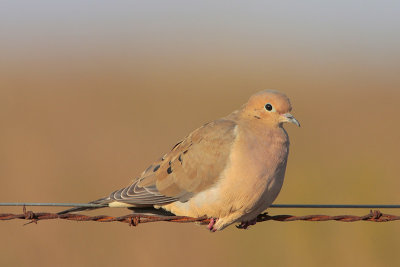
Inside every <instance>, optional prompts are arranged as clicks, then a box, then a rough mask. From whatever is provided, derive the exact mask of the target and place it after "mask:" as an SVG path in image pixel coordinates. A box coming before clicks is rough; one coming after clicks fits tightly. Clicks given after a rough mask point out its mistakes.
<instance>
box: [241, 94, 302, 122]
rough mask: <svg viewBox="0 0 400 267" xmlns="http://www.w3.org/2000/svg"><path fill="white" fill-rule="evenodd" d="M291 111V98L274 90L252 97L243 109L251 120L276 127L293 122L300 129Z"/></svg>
mask: <svg viewBox="0 0 400 267" xmlns="http://www.w3.org/2000/svg"><path fill="white" fill-rule="evenodd" d="M291 110H292V106H291V104H290V101H289V98H288V97H287V96H286V95H285V94H283V93H280V92H278V91H274V90H264V91H261V92H259V93H256V94H254V95H252V96H251V97H250V99H249V101H248V102H247V103H246V104H245V105H244V107H243V113H244V114H245V116H247V117H249V118H252V119H253V118H254V119H259V120H262V121H264V122H266V123H268V124H272V125H276V126H278V125H282V124H283V123H285V122H291V123H293V124H296V125H297V126H299V127H300V123H299V122H298V121H297V120H296V119H295V117H293V115H292V114H290V111H291Z"/></svg>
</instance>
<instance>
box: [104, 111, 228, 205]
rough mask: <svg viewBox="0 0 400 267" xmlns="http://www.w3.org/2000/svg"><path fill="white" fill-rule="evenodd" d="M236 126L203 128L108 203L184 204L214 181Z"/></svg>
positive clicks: (224, 162) (222, 124)
mask: <svg viewBox="0 0 400 267" xmlns="http://www.w3.org/2000/svg"><path fill="white" fill-rule="evenodd" d="M235 127H236V123H235V122H234V121H233V120H228V119H220V120H216V121H213V122H210V123H207V124H205V125H203V126H202V127H200V128H198V129H197V130H195V131H193V132H192V133H191V134H190V135H188V136H187V137H186V138H184V139H183V140H182V141H181V142H179V143H178V144H176V145H175V146H174V147H173V148H172V150H171V151H170V152H169V153H167V154H166V155H164V157H162V158H161V159H160V160H159V161H156V162H155V163H153V164H152V165H151V166H150V167H149V168H147V169H146V170H145V171H144V172H143V173H142V175H141V176H140V177H139V178H137V179H136V180H135V181H134V182H133V183H132V184H131V185H129V186H128V187H126V188H122V189H120V190H117V191H115V192H113V193H112V194H111V195H110V197H109V201H117V202H123V203H126V204H131V205H133V206H137V207H143V206H150V205H164V204H168V203H171V202H174V201H182V202H184V201H186V200H188V199H189V198H191V197H192V196H193V195H195V194H196V193H198V192H201V191H203V190H206V189H208V188H210V187H212V185H213V184H215V183H216V182H217V181H218V178H219V177H220V176H221V173H222V172H223V171H224V169H225V167H226V166H227V164H228V161H229V155H230V151H231V148H232V145H233V143H234V140H235V138H236V131H235Z"/></svg>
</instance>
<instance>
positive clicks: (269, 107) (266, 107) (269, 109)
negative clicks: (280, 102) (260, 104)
mask: <svg viewBox="0 0 400 267" xmlns="http://www.w3.org/2000/svg"><path fill="white" fill-rule="evenodd" d="M265 109H266V110H268V111H271V110H272V109H273V107H272V105H271V104H270V103H268V104H266V105H265Z"/></svg>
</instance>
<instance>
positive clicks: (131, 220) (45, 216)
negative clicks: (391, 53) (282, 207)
mask: <svg viewBox="0 0 400 267" xmlns="http://www.w3.org/2000/svg"><path fill="white" fill-rule="evenodd" d="M14 219H21V220H28V221H29V222H28V223H26V224H30V223H37V222H38V221H40V220H52V219H62V220H70V221H79V222H82V221H94V222H122V223H128V224H129V225H131V226H137V225H138V224H141V223H151V222H161V221H163V222H176V223H193V222H197V223H200V224H208V223H209V222H210V219H209V218H206V217H200V218H192V217H185V216H150V215H139V214H128V215H124V216H119V217H113V216H107V215H97V216H87V215H83V214H74V213H68V214H62V215H58V214H57V213H48V212H36V213H34V212H32V211H27V210H26V208H25V206H24V208H23V213H22V214H12V213H3V214H0V220H1V221H8V220H14ZM398 220H400V216H397V215H392V214H384V213H381V212H380V211H379V210H373V211H372V210H371V211H370V213H369V214H366V215H364V216H355V215H336V216H329V215H306V216H294V215H273V216H271V215H268V214H267V213H262V214H260V215H259V216H258V217H257V222H266V221H279V222H292V221H312V222H317V221H320V222H321V221H339V222H357V221H369V222H389V221H398ZM237 227H238V228H242V227H241V226H237Z"/></svg>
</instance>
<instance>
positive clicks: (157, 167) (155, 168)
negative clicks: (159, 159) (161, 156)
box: [153, 164, 160, 172]
mask: <svg viewBox="0 0 400 267" xmlns="http://www.w3.org/2000/svg"><path fill="white" fill-rule="evenodd" d="M159 168H160V164H158V165H157V166H155V167H154V169H153V172H156V171H157V170H158V169H159Z"/></svg>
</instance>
